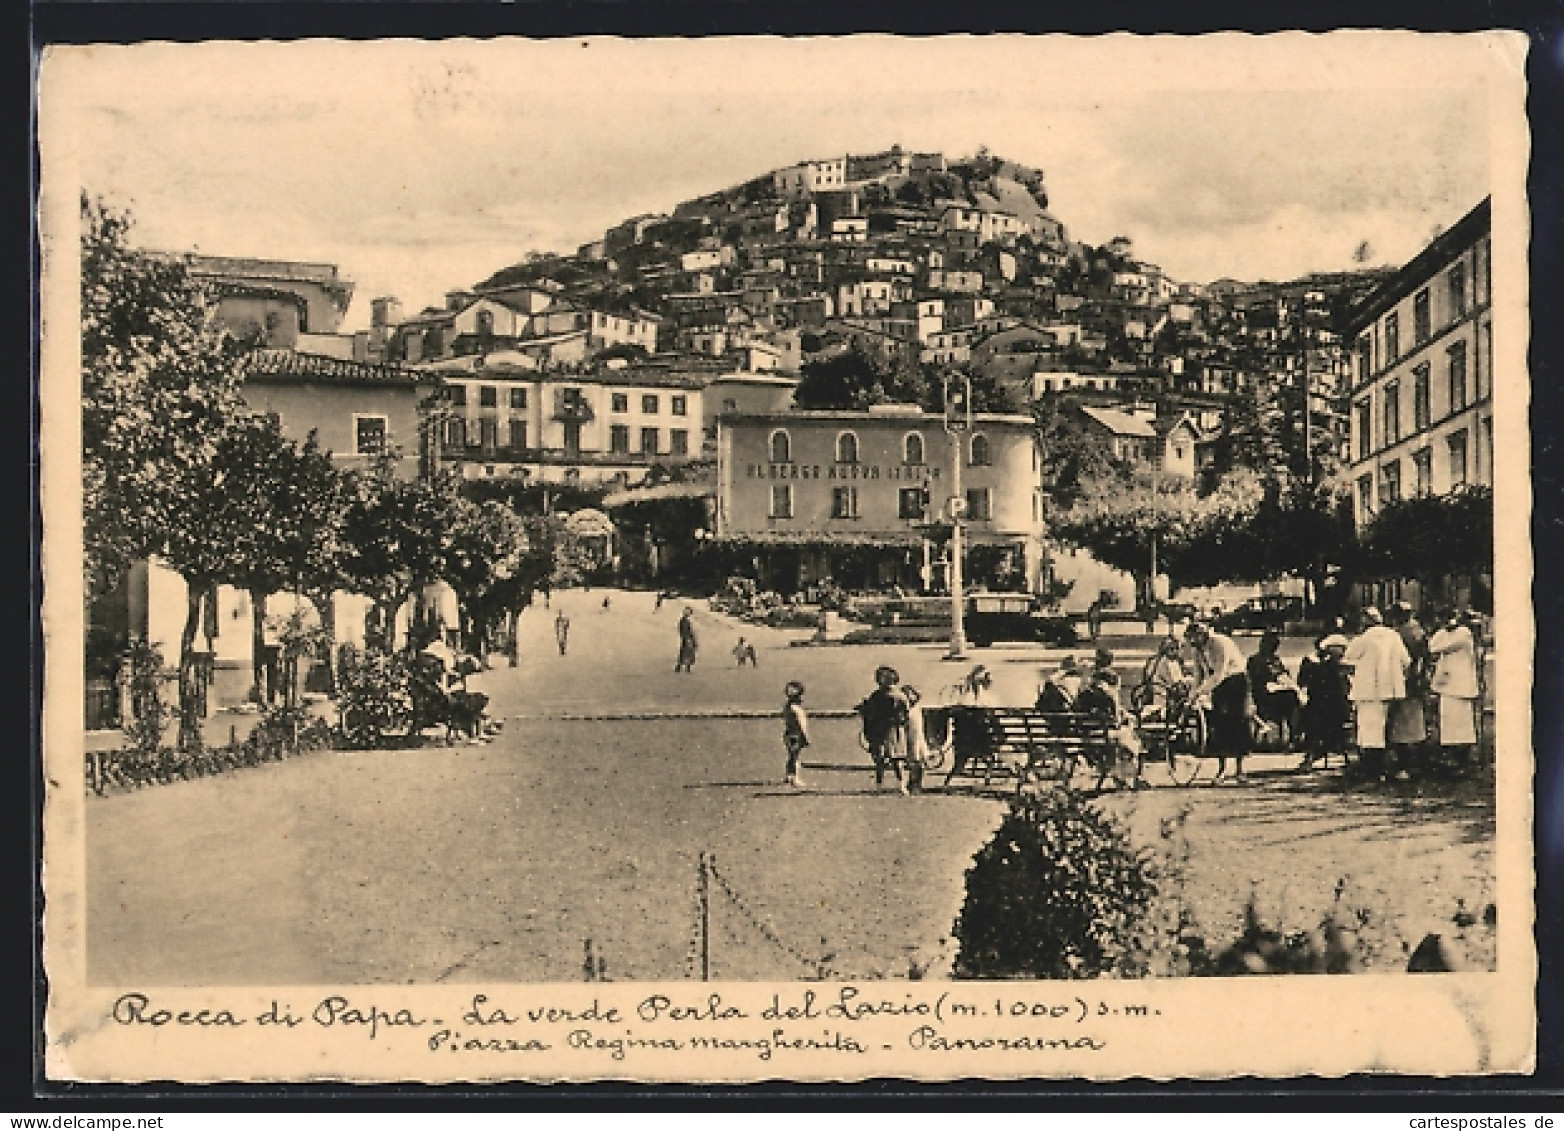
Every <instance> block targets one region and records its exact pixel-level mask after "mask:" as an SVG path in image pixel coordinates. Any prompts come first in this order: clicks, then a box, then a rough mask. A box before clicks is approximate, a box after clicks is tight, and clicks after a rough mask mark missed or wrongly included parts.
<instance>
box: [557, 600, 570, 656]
mask: <svg viewBox="0 0 1564 1131" xmlns="http://www.w3.org/2000/svg"><path fill="white" fill-rule="evenodd" d="M554 641H555V643H557V644H558V645H559V654H560V655H561V656H563V655H564V654H565V649H566V648H567V647H569V645H570V618H569V617H567V616H566V615H565V610H564V609H560V610H559V615H558V616H556V617H555V618H554Z"/></svg>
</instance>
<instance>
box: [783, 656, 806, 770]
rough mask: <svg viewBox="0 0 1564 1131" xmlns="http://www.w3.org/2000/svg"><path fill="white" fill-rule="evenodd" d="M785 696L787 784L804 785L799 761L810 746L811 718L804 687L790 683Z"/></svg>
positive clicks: (796, 681) (784, 722)
mask: <svg viewBox="0 0 1564 1131" xmlns="http://www.w3.org/2000/svg"><path fill="white" fill-rule="evenodd" d="M783 694H785V695H786V696H787V703H786V704H785V705H784V706H783V707H782V745H783V746H784V747H785V748H786V750H787V784H788V785H795V786H796V785H803V784H804V782H803V779H802V778H800V777H799V774H798V764H799V759H800V758H801V757H802V756H803V753H804V747H806V746H808V745H809V716H808V715H807V714H805V713H804V685H803V684H801V683H799V682H798V680H796V679H795V680H791V681H789V683H788V685H787V687H786V688H785V689H784V691H783Z"/></svg>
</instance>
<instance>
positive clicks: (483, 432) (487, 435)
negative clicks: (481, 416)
mask: <svg viewBox="0 0 1564 1131" xmlns="http://www.w3.org/2000/svg"><path fill="white" fill-rule="evenodd" d="M499 443H500V422H499V421H498V420H480V421H478V444H479V445H480V446H481V447H482V448H483V450H484V451H485V452H490V453H492V452H493V451H494V449H495V448H497V447H498V446H499Z"/></svg>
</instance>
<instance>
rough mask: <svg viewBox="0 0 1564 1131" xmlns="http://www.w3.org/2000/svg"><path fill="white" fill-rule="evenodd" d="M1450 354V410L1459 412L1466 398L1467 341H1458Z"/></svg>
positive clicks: (1465, 402)
mask: <svg viewBox="0 0 1564 1131" xmlns="http://www.w3.org/2000/svg"><path fill="white" fill-rule="evenodd" d="M1448 352H1449V355H1450V411H1451V412H1459V411H1460V410H1461V409H1463V408H1465V407H1466V405H1467V400H1466V343H1465V342H1456V343H1455V345H1453V346H1451V347H1450V349H1449V351H1448Z"/></svg>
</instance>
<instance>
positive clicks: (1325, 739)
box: [1298, 632, 1352, 770]
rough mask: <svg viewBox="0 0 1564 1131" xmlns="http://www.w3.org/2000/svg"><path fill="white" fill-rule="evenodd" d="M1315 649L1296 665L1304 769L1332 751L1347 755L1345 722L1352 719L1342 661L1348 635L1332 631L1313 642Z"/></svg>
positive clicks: (1348, 677)
mask: <svg viewBox="0 0 1564 1131" xmlns="http://www.w3.org/2000/svg"><path fill="white" fill-rule="evenodd" d="M1314 650H1315V654H1314V655H1313V656H1305V657H1304V658H1303V662H1302V663H1301V664H1299V665H1298V686H1299V687H1300V688H1302V689H1303V694H1304V696H1305V698H1304V703H1303V709H1302V711H1301V712H1300V721H1301V723H1302V730H1303V750H1304V755H1303V768H1304V769H1305V770H1310V769H1313V767H1314V763H1315V761H1316V760H1319V759H1323V758H1328V757H1329V756H1330V755H1332V754H1341V755H1343V756H1345V755H1346V749H1347V723H1348V722H1349V721H1350V720H1351V718H1352V701H1351V698H1350V695H1351V684H1352V681H1351V678H1350V676H1349V675H1348V672H1347V669H1346V668H1345V667H1343V666H1342V662H1341V661H1342V657H1343V656H1345V655H1346V654H1347V638H1346V637H1345V636H1343V635H1342V634H1341V633H1339V632H1333V633H1331V634H1330V635H1328V636H1323V637H1321V638H1320V639H1319V640H1318V641H1316V642H1315V645H1314Z"/></svg>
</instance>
